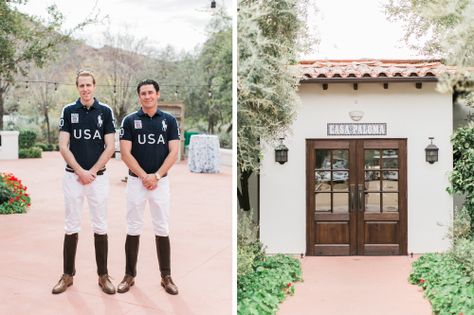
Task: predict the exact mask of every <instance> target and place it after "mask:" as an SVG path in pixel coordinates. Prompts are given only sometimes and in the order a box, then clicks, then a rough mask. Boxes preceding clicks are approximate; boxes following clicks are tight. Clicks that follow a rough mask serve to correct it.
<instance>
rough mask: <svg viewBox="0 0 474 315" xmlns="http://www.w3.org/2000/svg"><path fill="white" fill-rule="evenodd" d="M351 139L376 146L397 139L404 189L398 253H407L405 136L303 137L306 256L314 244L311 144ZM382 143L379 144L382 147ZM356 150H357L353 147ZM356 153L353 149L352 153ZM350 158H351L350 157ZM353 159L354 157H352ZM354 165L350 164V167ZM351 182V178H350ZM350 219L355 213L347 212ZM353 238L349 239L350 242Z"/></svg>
mask: <svg viewBox="0 0 474 315" xmlns="http://www.w3.org/2000/svg"><path fill="white" fill-rule="evenodd" d="M353 140H361V141H371V142H372V144H371V145H370V146H369V147H368V148H370V147H374V148H377V147H378V146H379V145H378V144H377V141H381V143H383V142H387V141H399V144H398V148H399V150H400V154H399V156H400V159H399V163H400V165H399V168H400V173H402V172H403V176H399V185H400V187H404V189H401V190H400V194H399V199H400V200H399V204H400V205H401V207H400V208H401V211H399V225H400V226H399V227H400V232H399V237H400V247H399V255H407V242H408V229H407V225H408V222H407V221H408V220H407V217H408V202H407V200H408V198H407V195H408V183H407V177H408V172H407V171H408V169H407V160H408V154H407V142H408V139H407V138H309V139H305V142H306V145H305V148H306V150H305V154H306V157H305V159H306V168H305V172H306V174H305V178H306V185H305V186H306V192H305V195H306V255H308V256H313V244H314V235H315V233H314V209H311V204H312V202H311V198H314V193H313V194H311V193H310V187H311V181H314V171H312V172H309V170H310V169H313V168H314V167H313V166H312V165H310V164H311V163H310V162H311V161H310V160H311V159H310V150H311V149H312V147H313V146H314V144H312V143H313V142H315V141H321V142H329V141H350V142H351V144H350V145H349V146H350V147H352V143H355V141H353ZM383 147H384V145H382V146H381V148H383ZM334 149H337V146H336V147H334ZM355 149H356V150H359V149H357V148H355ZM364 149H365V148H364V147H362V148H361V150H364ZM353 154H356V152H355V150H354V153H353ZM350 160H351V159H350ZM352 160H354V159H352ZM353 166H355V165H352V164H351V165H350V168H352V167H353ZM358 176H359V178H358V179H357V180H360V178H361V177H363V172H359V175H358ZM350 181H351V183H352V181H353V179H350ZM349 215H350V219H351V221H352V220H354V219H356V218H355V217H354V216H355V215H356V214H355V213H351V212H350V213H349ZM358 221H360V220H355V224H356V225H357V227H356V232H355V234H356V235H358V234H359V233H358V229H361V228H363V227H362V226H360V224H359V222H358ZM356 235H351V236H350V237H351V238H352V237H354V236H356ZM352 242H353V240H351V243H352ZM360 242H363V240H357V248H360ZM357 248H353V247H351V250H350V255H356V254H357V253H356V252H357V250H358V249H357Z"/></svg>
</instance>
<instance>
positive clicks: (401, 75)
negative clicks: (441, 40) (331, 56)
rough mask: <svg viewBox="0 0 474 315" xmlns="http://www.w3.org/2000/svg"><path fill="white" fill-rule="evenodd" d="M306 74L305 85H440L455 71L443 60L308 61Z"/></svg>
mask: <svg viewBox="0 0 474 315" xmlns="http://www.w3.org/2000/svg"><path fill="white" fill-rule="evenodd" d="M298 66H299V68H300V69H301V70H302V71H303V73H302V74H303V77H302V81H303V82H304V81H306V80H308V81H316V80H317V81H327V80H331V81H336V80H341V81H345V80H357V81H359V80H361V81H362V80H368V81H373V80H374V79H375V80H378V81H381V80H384V79H387V80H389V81H398V80H400V81H405V80H407V79H409V80H419V81H436V80H437V77H439V75H440V74H442V73H444V72H451V71H453V70H454V67H448V66H445V65H443V64H442V63H441V62H440V60H408V59H400V60H384V59H359V60H305V61H300V62H299V65H298Z"/></svg>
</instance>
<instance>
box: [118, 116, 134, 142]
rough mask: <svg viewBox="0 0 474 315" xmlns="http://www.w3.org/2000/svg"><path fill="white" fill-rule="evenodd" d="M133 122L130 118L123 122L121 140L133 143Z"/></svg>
mask: <svg viewBox="0 0 474 315" xmlns="http://www.w3.org/2000/svg"><path fill="white" fill-rule="evenodd" d="M131 122H132V120H131V119H130V116H129V117H125V118H124V119H123V120H122V125H121V126H120V140H128V141H132V139H133V138H132V124H131Z"/></svg>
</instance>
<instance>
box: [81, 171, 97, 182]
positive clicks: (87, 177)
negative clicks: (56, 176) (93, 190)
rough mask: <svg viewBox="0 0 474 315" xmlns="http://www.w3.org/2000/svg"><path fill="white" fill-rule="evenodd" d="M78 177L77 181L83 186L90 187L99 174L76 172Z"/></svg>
mask: <svg viewBox="0 0 474 315" xmlns="http://www.w3.org/2000/svg"><path fill="white" fill-rule="evenodd" d="M76 174H77V176H78V177H79V178H78V179H77V180H78V181H79V182H80V183H81V184H82V185H88V184H90V183H92V182H93V181H94V180H95V178H96V176H97V174H96V173H94V172H91V171H86V170H80V171H77V172H76Z"/></svg>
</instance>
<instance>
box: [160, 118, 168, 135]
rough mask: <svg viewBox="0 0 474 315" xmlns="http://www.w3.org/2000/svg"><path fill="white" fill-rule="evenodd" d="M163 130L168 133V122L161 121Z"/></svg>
mask: <svg viewBox="0 0 474 315" xmlns="http://www.w3.org/2000/svg"><path fill="white" fill-rule="evenodd" d="M161 126H162V127H161V129H162V130H163V131H164V132H166V129H168V125H167V124H166V120H162V121H161Z"/></svg>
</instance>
